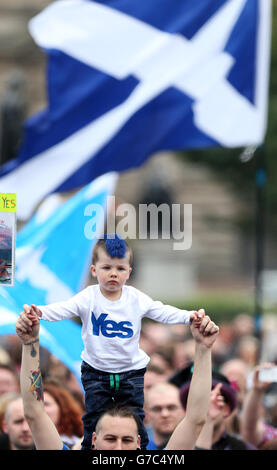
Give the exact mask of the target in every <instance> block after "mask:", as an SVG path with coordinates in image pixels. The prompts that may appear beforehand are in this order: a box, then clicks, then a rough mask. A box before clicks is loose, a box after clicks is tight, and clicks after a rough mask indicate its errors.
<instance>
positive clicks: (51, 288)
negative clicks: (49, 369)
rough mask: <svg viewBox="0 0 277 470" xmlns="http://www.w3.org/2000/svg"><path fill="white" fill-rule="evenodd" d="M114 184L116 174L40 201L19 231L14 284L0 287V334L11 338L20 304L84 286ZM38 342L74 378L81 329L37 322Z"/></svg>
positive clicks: (65, 323) (41, 301)
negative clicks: (60, 197)
mask: <svg viewBox="0 0 277 470" xmlns="http://www.w3.org/2000/svg"><path fill="white" fill-rule="evenodd" d="M116 179H117V175H116V174H115V173H109V174H106V175H103V176H101V177H99V178H97V179H96V180H95V181H93V182H92V183H90V184H89V185H87V186H85V187H84V188H83V189H82V190H81V191H79V192H77V193H76V194H75V195H74V196H72V197H71V198H70V199H68V200H67V201H66V202H64V203H62V204H61V203H60V202H59V201H58V202H59V203H58V204H57V203H56V202H55V204H54V203H53V201H47V200H45V202H44V204H43V205H42V206H41V207H40V209H39V210H38V212H37V213H36V215H35V216H34V217H33V218H32V219H31V220H30V221H29V223H28V224H27V225H26V226H25V227H24V228H23V229H22V231H21V232H19V234H18V236H17V249H16V270H15V284H14V286H13V287H3V286H2V287H0V335H7V334H15V322H16V319H17V317H18V315H19V313H20V312H21V311H22V308H23V305H24V304H25V303H27V304H31V303H34V304H37V305H45V304H49V303H52V302H58V301H60V300H67V299H68V298H70V297H72V296H73V295H75V294H76V293H77V292H78V291H79V290H81V289H82V288H83V287H84V286H85V284H86V282H87V280H88V275H89V266H90V264H91V252H92V248H93V245H94V243H95V241H96V239H97V238H98V237H99V236H101V235H102V234H103V231H104V221H105V216H106V210H107V198H108V196H109V195H111V194H112V193H113V191H114V188H115V184H116ZM48 202H49V203H48ZM55 205H56V206H57V207H56V208H55ZM40 338H41V345H42V346H44V347H46V348H47V349H48V350H49V351H50V352H51V353H53V354H54V355H56V356H57V357H58V358H59V359H60V360H61V361H62V362H64V363H65V364H66V365H67V367H69V368H70V369H71V370H73V371H74V372H75V373H76V374H77V376H78V373H79V366H80V361H81V359H80V354H81V351H82V349H83V343H82V339H81V326H80V325H79V324H77V323H76V322H74V321H72V320H63V321H62V322H54V323H51V322H42V323H41V335H40Z"/></svg>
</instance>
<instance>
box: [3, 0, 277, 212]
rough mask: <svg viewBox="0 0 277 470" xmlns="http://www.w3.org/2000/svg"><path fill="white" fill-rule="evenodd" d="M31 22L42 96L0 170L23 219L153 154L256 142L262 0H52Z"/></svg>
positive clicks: (265, 69) (262, 88)
mask: <svg viewBox="0 0 277 470" xmlns="http://www.w3.org/2000/svg"><path fill="white" fill-rule="evenodd" d="M29 27H30V33H31V35H32V37H33V38H34V40H35V42H36V43H37V44H38V46H39V47H41V48H42V49H43V50H44V51H45V53H46V54H47V56H48V71H47V87H48V99H49V103H48V108H47V109H45V110H44V111H43V112H41V113H39V114H37V115H35V116H34V117H33V118H31V119H30V120H29V121H27V122H26V126H25V140H24V145H23V147H22V149H21V152H20V153H19V155H18V158H16V159H15V160H14V161H12V162H9V163H7V164H6V165H5V166H4V167H3V168H2V170H1V173H0V187H1V191H5V192H17V194H18V215H19V216H21V217H28V216H29V214H30V213H31V211H32V209H33V207H34V204H35V202H38V201H39V200H41V199H42V198H43V197H44V196H45V195H46V194H48V193H50V192H55V191H56V192H60V191H65V190H71V189H72V188H75V187H78V186H82V185H84V184H86V183H88V181H91V180H92V179H93V178H95V177H97V176H99V175H101V174H104V173H106V172H109V171H122V170H125V169H128V168H131V167H138V166H139V165H141V164H142V163H143V162H144V161H145V160H146V159H147V158H148V157H150V156H151V155H152V154H153V153H155V152H157V151H160V150H166V149H171V150H173V149H194V148H203V147H210V146H223V147H240V146H247V145H258V144H260V143H261V142H262V141H263V139H264V136H265V131H266V116H267V93H268V75H269V52H270V30H271V0H197V1H196V0H163V1H161V0H151V1H150V0H101V1H92V0H60V1H57V2H54V3H52V4H51V5H50V6H48V7H47V8H46V9H45V10H44V11H43V12H42V13H40V14H39V15H37V16H36V17H35V18H33V19H32V20H31V22H30V25H29ZM30 192H31V193H32V195H33V196H32V197H31V198H28V195H29V194H30Z"/></svg>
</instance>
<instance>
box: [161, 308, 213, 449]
mask: <svg viewBox="0 0 277 470" xmlns="http://www.w3.org/2000/svg"><path fill="white" fill-rule="evenodd" d="M218 331H219V328H218V327H217V326H216V325H215V324H214V323H213V322H212V321H211V320H210V318H209V317H208V316H205V317H204V318H202V321H201V323H200V325H199V324H198V322H197V320H195V321H193V323H192V325H191V332H192V335H193V337H194V339H195V356H194V367H193V375H192V379H191V384H190V389H189V394H188V401H187V408H186V415H185V417H184V418H183V420H182V421H181V422H180V423H179V424H178V426H177V427H176V428H175V430H174V432H173V434H172V436H171V438H170V439H169V441H168V444H167V446H166V450H192V449H194V447H195V444H196V441H197V438H198V436H199V434H200V432H201V430H202V428H203V425H204V424H205V421H206V416H207V412H208V408H209V401H210V393H211V386H212V364H211V363H212V360H211V348H212V345H213V343H214V341H215V339H216V337H217V335H218Z"/></svg>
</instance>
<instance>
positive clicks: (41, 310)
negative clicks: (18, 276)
mask: <svg viewBox="0 0 277 470" xmlns="http://www.w3.org/2000/svg"><path fill="white" fill-rule="evenodd" d="M91 295H92V292H91V290H90V291H89V290H88V288H86V289H84V290H82V291H81V292H78V294H76V295H74V296H73V297H71V298H70V299H68V300H64V301H60V302H54V303H51V304H48V305H39V306H36V305H34V304H32V305H31V306H29V305H27V304H25V305H24V306H23V308H24V311H25V313H27V314H28V313H29V312H31V313H33V314H36V315H37V316H38V317H39V318H41V319H42V320H47V321H60V320H65V319H67V318H72V317H76V316H79V317H82V313H83V312H84V311H86V310H87V309H88V307H89V305H90V301H91Z"/></svg>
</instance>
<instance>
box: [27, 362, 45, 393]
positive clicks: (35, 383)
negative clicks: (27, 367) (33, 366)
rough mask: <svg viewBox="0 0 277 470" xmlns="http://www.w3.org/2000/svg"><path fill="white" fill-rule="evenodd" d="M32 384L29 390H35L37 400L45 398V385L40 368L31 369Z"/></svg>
mask: <svg viewBox="0 0 277 470" xmlns="http://www.w3.org/2000/svg"><path fill="white" fill-rule="evenodd" d="M31 374H32V375H31V377H30V380H31V386H30V388H29V392H32V393H33V392H34V393H35V394H36V397H37V400H38V401H41V400H43V387H42V377H41V372H40V369H38V370H31Z"/></svg>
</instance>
